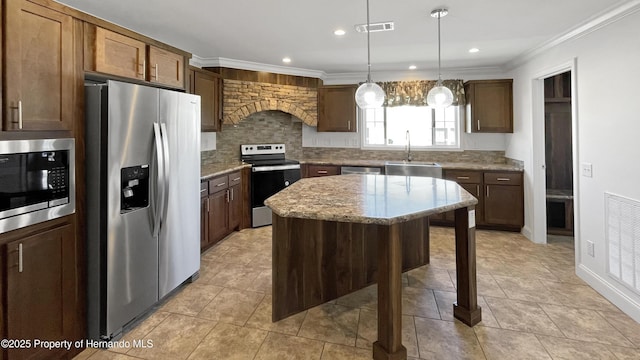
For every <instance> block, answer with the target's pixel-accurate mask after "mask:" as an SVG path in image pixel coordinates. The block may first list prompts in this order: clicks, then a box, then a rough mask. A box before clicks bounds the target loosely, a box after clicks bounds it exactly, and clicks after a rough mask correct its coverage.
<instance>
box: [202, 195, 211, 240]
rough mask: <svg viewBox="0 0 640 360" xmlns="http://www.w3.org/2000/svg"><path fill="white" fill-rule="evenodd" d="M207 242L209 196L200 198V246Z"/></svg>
mask: <svg viewBox="0 0 640 360" xmlns="http://www.w3.org/2000/svg"><path fill="white" fill-rule="evenodd" d="M208 244H209V197H208V196H205V197H202V198H200V248H201V249H202V248H204V247H205V246H207V245H208Z"/></svg>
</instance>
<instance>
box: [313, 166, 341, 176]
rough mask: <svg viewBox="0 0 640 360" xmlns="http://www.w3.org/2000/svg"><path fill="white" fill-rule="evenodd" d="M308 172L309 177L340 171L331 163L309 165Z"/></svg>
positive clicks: (334, 173) (333, 173) (336, 173)
mask: <svg viewBox="0 0 640 360" xmlns="http://www.w3.org/2000/svg"><path fill="white" fill-rule="evenodd" d="M308 172H309V173H308V175H309V177H314V176H330V175H338V174H339V173H340V169H339V168H338V167H337V166H333V165H309V167H308Z"/></svg>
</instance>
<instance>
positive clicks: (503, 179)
mask: <svg viewBox="0 0 640 360" xmlns="http://www.w3.org/2000/svg"><path fill="white" fill-rule="evenodd" d="M496 180H498V181H509V180H511V179H509V178H497V179H496Z"/></svg>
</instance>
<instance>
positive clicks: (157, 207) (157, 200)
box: [151, 123, 165, 237]
mask: <svg viewBox="0 0 640 360" xmlns="http://www.w3.org/2000/svg"><path fill="white" fill-rule="evenodd" d="M153 134H154V140H155V144H156V161H157V163H156V165H157V169H158V171H157V178H156V189H157V191H156V196H155V197H153V198H152V199H151V200H152V201H153V206H152V211H153V236H154V237H156V236H158V234H159V233H160V220H161V217H160V211H161V209H162V208H163V207H164V203H163V202H164V195H163V194H164V187H165V176H164V174H165V172H164V159H163V157H164V151H163V149H162V135H161V133H160V125H159V124H158V123H153Z"/></svg>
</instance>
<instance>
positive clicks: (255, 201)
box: [240, 144, 300, 227]
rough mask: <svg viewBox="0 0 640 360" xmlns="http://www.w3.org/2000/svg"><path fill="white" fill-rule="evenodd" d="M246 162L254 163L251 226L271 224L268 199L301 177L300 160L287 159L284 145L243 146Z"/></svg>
mask: <svg viewBox="0 0 640 360" xmlns="http://www.w3.org/2000/svg"><path fill="white" fill-rule="evenodd" d="M240 153H241V158H242V161H244V162H246V163H248V164H251V209H252V211H251V216H252V219H251V226H253V227H259V226H265V225H271V209H269V208H268V207H266V206H265V205H264V201H265V200H266V199H267V198H268V197H270V196H271V195H273V194H275V193H277V192H278V191H280V190H282V189H284V188H285V187H287V186H289V185H291V184H293V183H294V182H296V181H298V180H300V163H299V162H298V161H296V160H289V159H286V158H285V145H284V144H247V145H240Z"/></svg>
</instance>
